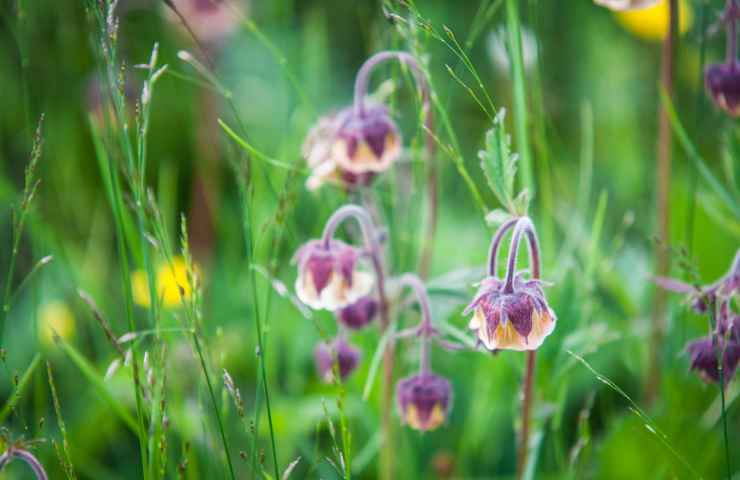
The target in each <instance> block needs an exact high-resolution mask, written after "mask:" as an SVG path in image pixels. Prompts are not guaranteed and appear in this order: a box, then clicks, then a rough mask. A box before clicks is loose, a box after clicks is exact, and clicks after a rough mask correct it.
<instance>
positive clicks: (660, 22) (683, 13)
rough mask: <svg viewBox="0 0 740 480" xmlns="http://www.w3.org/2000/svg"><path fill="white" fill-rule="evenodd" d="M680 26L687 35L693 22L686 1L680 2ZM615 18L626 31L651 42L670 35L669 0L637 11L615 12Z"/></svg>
mask: <svg viewBox="0 0 740 480" xmlns="http://www.w3.org/2000/svg"><path fill="white" fill-rule="evenodd" d="M678 3H679V8H678V12H679V18H678V26H679V31H680V32H681V33H685V32H686V31H687V30H688V29H689V27H691V23H692V21H693V13H692V11H691V7H690V6H689V3H688V2H687V1H686V0H679V2H678ZM614 16H615V17H616V18H617V22H619V24H620V25H622V27H624V28H625V30H628V31H629V32H631V33H632V34H633V35H636V36H638V37H640V38H643V39H645V40H650V41H659V40H663V39H664V38H665V37H666V36H667V35H668V0H661V1H660V2H658V3H656V4H655V5H653V6H651V7H647V8H641V9H637V10H627V11H622V12H614Z"/></svg>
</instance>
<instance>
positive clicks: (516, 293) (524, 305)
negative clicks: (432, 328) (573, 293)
mask: <svg viewBox="0 0 740 480" xmlns="http://www.w3.org/2000/svg"><path fill="white" fill-rule="evenodd" d="M470 312H473V318H472V319H471V320H470V324H469V325H468V327H469V328H470V329H471V330H474V331H475V332H476V335H477V336H478V340H479V341H480V342H481V343H482V344H483V345H484V346H485V347H486V348H487V349H488V350H492V351H493V350H507V349H508V350H518V351H522V350H536V349H537V348H539V346H540V345H542V342H543V341H544V339H545V337H547V336H548V335H549V334H550V333H552V331H553V330H554V329H555V321H556V316H555V312H553V311H552V309H550V307H549V306H548V304H547V300H546V299H545V294H544V292H543V291H542V286H541V282H540V281H538V280H529V281H523V280H522V279H521V274H517V275H516V277H515V280H514V285H513V289H512V291H511V292H506V291H505V289H504V283H503V282H501V281H500V280H498V279H496V278H493V277H489V278H487V279H485V280H483V281H482V282H481V285H480V288H479V290H478V293H477V294H476V296H475V298H474V299H473V302H472V303H471V304H470V305H468V307H467V308H466V309H465V312H463V313H464V314H465V315H467V314H469V313H470Z"/></svg>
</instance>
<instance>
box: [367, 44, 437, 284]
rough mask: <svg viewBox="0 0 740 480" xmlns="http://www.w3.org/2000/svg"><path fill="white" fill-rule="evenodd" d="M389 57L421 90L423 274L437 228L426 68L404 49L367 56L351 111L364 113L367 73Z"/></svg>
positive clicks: (430, 106)
mask: <svg viewBox="0 0 740 480" xmlns="http://www.w3.org/2000/svg"><path fill="white" fill-rule="evenodd" d="M389 60H398V61H399V62H401V63H402V64H404V65H406V66H408V67H409V68H410V69H411V71H412V72H413V75H414V79H415V80H416V86H417V88H418V89H419V91H420V92H421V100H422V112H423V114H424V130H425V138H424V150H425V156H426V162H427V167H428V169H427V197H428V198H427V201H428V202H429V206H428V208H429V223H428V225H427V231H426V236H425V238H424V246H423V247H422V253H421V258H420V260H419V274H420V275H421V277H422V278H425V277H426V276H427V274H428V273H429V267H430V265H431V261H432V254H433V250H434V237H435V234H436V232H437V210H438V204H439V193H438V189H437V163H436V162H435V161H434V160H435V158H434V155H435V151H436V142H435V141H434V137H433V133H432V132H433V131H434V114H433V111H432V104H431V95H430V88H429V82H428V80H427V74H426V72H425V71H424V70H423V69H422V68H421V65H420V64H419V61H418V60H417V59H416V58H415V57H414V56H413V55H411V54H409V53H407V52H397V51H385V52H379V53H376V54H375V55H373V56H372V57H370V58H368V59H367V60H366V61H365V63H364V64H363V65H362V66H361V67H360V70H359V71H358V72H357V77H356V78H355V92H354V95H355V98H354V109H355V114H356V115H358V116H362V115H364V114H365V97H366V96H367V88H368V83H369V80H370V74H371V73H372V72H373V70H374V69H375V68H376V67H377V66H378V65H380V64H382V63H385V62H387V61H389Z"/></svg>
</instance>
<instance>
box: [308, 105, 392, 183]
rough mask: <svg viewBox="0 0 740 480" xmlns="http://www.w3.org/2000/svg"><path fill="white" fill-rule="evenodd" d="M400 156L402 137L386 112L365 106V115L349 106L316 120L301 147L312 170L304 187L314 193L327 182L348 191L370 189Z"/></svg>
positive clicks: (380, 106) (374, 106)
mask: <svg viewBox="0 0 740 480" xmlns="http://www.w3.org/2000/svg"><path fill="white" fill-rule="evenodd" d="M400 154H401V137H400V134H399V133H398V128H397V127H396V125H395V123H394V122H393V120H392V119H391V118H390V116H389V115H388V111H387V109H386V108H385V107H384V106H382V105H377V104H376V105H367V106H366V107H365V109H364V111H362V112H359V111H356V109H355V107H354V106H350V107H348V108H345V109H344V110H342V111H340V112H339V113H337V114H334V115H329V116H325V117H322V118H321V119H319V121H318V123H317V124H316V126H314V127H313V128H312V129H311V131H309V133H308V136H307V137H306V141H305V142H304V144H303V156H304V157H305V158H306V162H307V163H308V166H309V167H310V168H311V175H310V177H309V179H308V181H307V184H306V185H307V187H308V188H309V189H310V190H315V189H317V188H319V187H320V186H321V185H323V184H324V183H327V182H331V183H336V184H339V185H341V186H343V187H345V188H347V189H348V190H351V189H354V188H357V187H360V186H367V185H369V184H370V183H371V182H372V181H373V179H374V178H375V175H376V174H378V173H380V172H383V171H385V170H387V169H388V168H389V167H390V166H391V165H392V163H393V162H394V161H395V160H396V159H397V158H398V157H399V156H400Z"/></svg>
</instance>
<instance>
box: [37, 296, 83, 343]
mask: <svg viewBox="0 0 740 480" xmlns="http://www.w3.org/2000/svg"><path fill="white" fill-rule="evenodd" d="M38 327H39V330H38V332H39V341H40V342H41V343H42V344H43V345H45V346H47V347H51V346H53V345H54V334H55V333H56V335H59V336H60V337H61V338H63V339H64V340H71V339H72V338H73V337H74V336H75V331H76V327H75V317H74V315H72V312H71V311H70V310H69V308H68V307H67V305H66V304H64V302H60V301H57V300H55V301H51V302H48V303H46V304H44V305H43V306H41V308H40V309H39V316H38Z"/></svg>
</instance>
